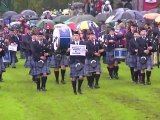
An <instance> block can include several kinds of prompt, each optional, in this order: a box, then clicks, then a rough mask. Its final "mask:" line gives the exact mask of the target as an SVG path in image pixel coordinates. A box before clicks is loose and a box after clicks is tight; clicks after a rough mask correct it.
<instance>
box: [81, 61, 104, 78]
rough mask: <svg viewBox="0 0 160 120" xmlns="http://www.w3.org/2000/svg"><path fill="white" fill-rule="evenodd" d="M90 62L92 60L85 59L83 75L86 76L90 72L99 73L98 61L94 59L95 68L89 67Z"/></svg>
mask: <svg viewBox="0 0 160 120" xmlns="http://www.w3.org/2000/svg"><path fill="white" fill-rule="evenodd" d="M91 61H92V59H86V60H85V67H84V69H85V74H86V75H88V74H89V73H92V72H101V64H100V60H98V59H96V62H97V66H96V67H92V66H91Z"/></svg>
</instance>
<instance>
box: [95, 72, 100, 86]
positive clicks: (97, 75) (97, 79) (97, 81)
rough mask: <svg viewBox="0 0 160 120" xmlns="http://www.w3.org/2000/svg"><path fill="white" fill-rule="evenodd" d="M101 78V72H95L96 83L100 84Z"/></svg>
mask: <svg viewBox="0 0 160 120" xmlns="http://www.w3.org/2000/svg"><path fill="white" fill-rule="evenodd" d="M99 78H100V74H95V80H96V83H95V85H98V84H99Z"/></svg>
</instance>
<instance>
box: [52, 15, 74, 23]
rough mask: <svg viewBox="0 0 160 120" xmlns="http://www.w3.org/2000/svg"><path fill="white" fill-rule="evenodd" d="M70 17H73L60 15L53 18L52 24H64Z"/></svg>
mask: <svg viewBox="0 0 160 120" xmlns="http://www.w3.org/2000/svg"><path fill="white" fill-rule="evenodd" d="M71 17H73V16H71V15H60V16H57V17H56V18H54V19H53V22H55V23H60V22H64V21H66V20H68V19H69V18H71Z"/></svg>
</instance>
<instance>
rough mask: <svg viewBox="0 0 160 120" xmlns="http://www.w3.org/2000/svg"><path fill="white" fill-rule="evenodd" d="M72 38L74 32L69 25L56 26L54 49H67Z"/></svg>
mask: <svg viewBox="0 0 160 120" xmlns="http://www.w3.org/2000/svg"><path fill="white" fill-rule="evenodd" d="M71 38H72V32H71V29H70V28H69V27H68V26H63V27H59V28H55V29H54V31H53V44H54V50H62V49H67V48H68V45H69V43H70V41H71Z"/></svg>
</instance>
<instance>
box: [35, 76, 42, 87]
mask: <svg viewBox="0 0 160 120" xmlns="http://www.w3.org/2000/svg"><path fill="white" fill-rule="evenodd" d="M36 81H37V82H36V83H37V89H40V82H41V81H40V77H37V76H36Z"/></svg>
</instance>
